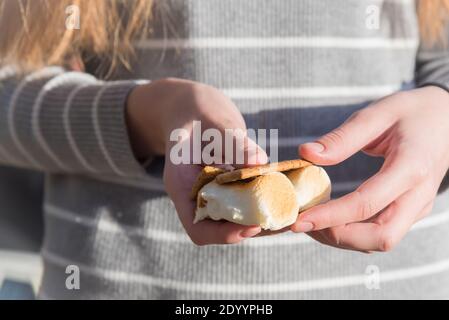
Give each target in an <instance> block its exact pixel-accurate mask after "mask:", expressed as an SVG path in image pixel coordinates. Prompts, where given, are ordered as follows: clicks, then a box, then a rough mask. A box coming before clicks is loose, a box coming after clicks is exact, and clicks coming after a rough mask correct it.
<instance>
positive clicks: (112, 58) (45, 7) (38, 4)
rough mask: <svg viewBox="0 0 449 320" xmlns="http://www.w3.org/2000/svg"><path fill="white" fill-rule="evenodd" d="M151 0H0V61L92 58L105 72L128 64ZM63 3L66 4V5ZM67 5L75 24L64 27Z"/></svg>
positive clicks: (28, 65)
mask: <svg viewBox="0 0 449 320" xmlns="http://www.w3.org/2000/svg"><path fill="white" fill-rule="evenodd" d="M152 2H153V1H152V0H0V30H1V32H0V63H1V64H16V65H19V66H21V67H22V68H23V69H25V70H26V69H36V68H39V67H42V66H45V65H67V64H70V62H73V61H74V60H73V59H77V60H80V58H81V56H82V57H83V58H86V57H87V58H89V57H92V58H93V57H95V58H99V59H98V60H100V61H103V62H105V65H104V66H103V67H106V66H107V68H103V69H107V71H109V72H111V71H112V70H113V69H115V67H116V66H117V64H118V63H121V64H123V65H124V66H126V67H129V64H128V63H129V59H130V56H131V55H132V54H133V46H132V40H133V39H134V38H135V37H136V36H138V35H139V36H145V35H146V33H147V32H148V31H149V27H148V22H149V20H150V18H151V14H152ZM68 8H69V9H68ZM70 8H72V9H73V8H79V17H80V27H79V29H76V28H67V26H66V23H67V22H68V21H67V19H68V17H69V16H70V14H69V13H70Z"/></svg>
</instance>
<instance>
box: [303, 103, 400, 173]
mask: <svg viewBox="0 0 449 320" xmlns="http://www.w3.org/2000/svg"><path fill="white" fill-rule="evenodd" d="M391 118H392V117H391V116H389V115H385V116H382V112H378V110H376V107H375V106H374V105H373V106H371V107H368V108H366V109H363V110H361V111H358V112H356V113H354V114H353V115H352V116H351V117H350V118H349V119H348V120H346V122H345V123H343V124H342V125H341V126H340V127H338V128H336V129H335V130H333V131H331V132H329V133H327V134H325V135H324V136H322V137H321V138H319V139H318V140H317V141H315V142H311V143H306V144H303V145H301V146H300V147H299V155H300V156H301V157H302V158H304V159H306V160H309V161H311V162H313V163H316V164H318V165H335V164H338V163H340V162H342V161H344V160H346V159H348V158H349V157H350V156H352V155H354V154H355V153H357V152H358V151H360V150H361V149H363V148H364V147H365V146H367V145H368V144H369V143H370V142H372V141H374V140H375V139H377V138H378V137H379V136H381V135H382V133H384V132H385V131H386V130H387V129H388V128H389V127H390V126H391V125H392V120H391Z"/></svg>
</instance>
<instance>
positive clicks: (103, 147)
mask: <svg viewBox="0 0 449 320" xmlns="http://www.w3.org/2000/svg"><path fill="white" fill-rule="evenodd" d="M110 87H111V85H110V84H105V85H104V86H103V87H102V88H101V89H100V90H99V91H98V94H97V96H96V97H95V101H94V105H93V108H92V119H93V125H94V131H95V136H96V137H97V140H98V145H99V146H100V150H101V152H102V153H103V155H104V157H105V159H106V161H107V162H108V164H109V166H110V167H111V169H112V170H113V171H114V172H115V173H116V174H117V175H119V176H125V173H124V172H123V171H121V170H120V169H119V168H118V167H117V166H116V165H115V163H114V161H113V160H112V158H111V156H110V154H109V151H108V150H107V148H106V145H105V143H104V140H103V136H102V135H101V130H100V123H99V121H98V112H99V108H100V100H101V97H102V95H103V93H104V92H105V91H106V90H107V89H109V88H110Z"/></svg>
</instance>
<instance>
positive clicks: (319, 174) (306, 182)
mask: <svg viewBox="0 0 449 320" xmlns="http://www.w3.org/2000/svg"><path fill="white" fill-rule="evenodd" d="M285 175H286V176H287V178H289V179H290V181H291V182H292V184H293V186H294V187H295V191H296V198H297V200H298V204H299V211H300V212H301V211H304V210H307V209H309V208H311V207H313V206H316V205H318V204H320V203H323V202H326V201H328V200H329V199H330V197H331V180H330V179H329V176H328V175H327V173H326V171H325V170H324V169H323V168H321V167H317V166H308V167H304V168H300V169H297V170H291V171H287V172H285Z"/></svg>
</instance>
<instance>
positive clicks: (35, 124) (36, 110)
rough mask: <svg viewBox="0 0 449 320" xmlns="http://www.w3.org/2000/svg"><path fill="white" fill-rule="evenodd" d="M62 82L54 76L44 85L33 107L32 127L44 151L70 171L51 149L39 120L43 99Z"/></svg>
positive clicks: (61, 167) (59, 165)
mask: <svg viewBox="0 0 449 320" xmlns="http://www.w3.org/2000/svg"><path fill="white" fill-rule="evenodd" d="M61 84H62V81H61V79H58V77H56V78H53V79H52V80H50V81H48V82H47V83H46V84H45V85H44V87H43V88H42V90H41V91H40V92H39V94H38V96H37V98H36V101H35V103H34V105H33V107H32V109H31V110H32V114H31V128H32V130H33V133H34V136H35V138H36V140H37V142H38V143H39V145H40V146H41V148H42V149H43V150H44V152H45V153H47V155H48V156H49V157H50V158H51V159H52V160H53V161H54V162H55V163H56V164H57V165H58V167H59V168H60V169H63V170H66V171H69V169H68V168H67V167H66V166H65V165H64V163H62V161H61V160H60V159H59V158H58V156H57V155H56V154H55V153H54V152H53V151H52V150H51V148H50V146H49V145H48V144H47V141H45V138H44V136H43V134H42V131H41V128H40V121H39V116H40V112H41V108H42V101H43V100H44V97H45V95H46V94H47V93H48V92H50V91H51V90H53V89H55V88H57V87H58V86H59V85H61Z"/></svg>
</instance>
